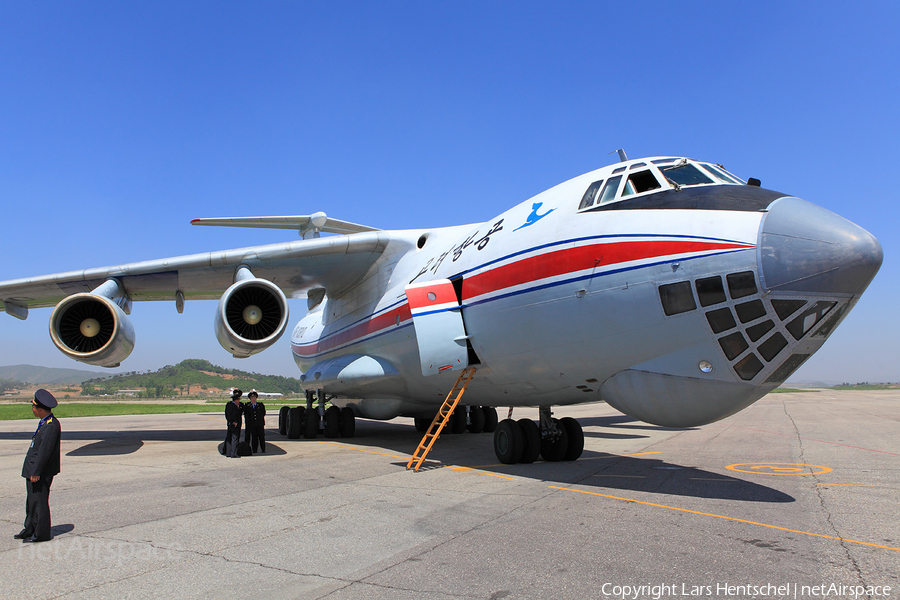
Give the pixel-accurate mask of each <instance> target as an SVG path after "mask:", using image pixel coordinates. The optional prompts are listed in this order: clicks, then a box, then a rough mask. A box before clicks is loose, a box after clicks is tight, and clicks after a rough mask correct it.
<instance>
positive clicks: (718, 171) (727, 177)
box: [701, 163, 744, 185]
mask: <svg viewBox="0 0 900 600" xmlns="http://www.w3.org/2000/svg"><path fill="white" fill-rule="evenodd" d="M701 164H702V165H703V168H704V169H706V170H707V171H709V172H710V173H712V174H713V175H714V176H715V177H716V178H717V179H720V180H722V181H723V182H725V183H736V184H738V185H744V182H743V181H741V180H740V179H738V178H737V177H735V176H734V175H732V174H731V173H729V172H728V171H726V170H725V169H723V168H722V167H720V166H718V165H710V164H708V163H701Z"/></svg>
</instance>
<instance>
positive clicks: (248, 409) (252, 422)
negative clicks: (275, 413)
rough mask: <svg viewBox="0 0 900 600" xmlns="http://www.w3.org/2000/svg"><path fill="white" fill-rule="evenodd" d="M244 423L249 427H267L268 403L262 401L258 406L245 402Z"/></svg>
mask: <svg viewBox="0 0 900 600" xmlns="http://www.w3.org/2000/svg"><path fill="white" fill-rule="evenodd" d="M244 423H246V424H247V427H248V428H249V427H265V425H266V405H265V404H263V403H262V402H257V403H256V408H255V409H254V408H253V405H252V404H251V403H249V402H245V403H244Z"/></svg>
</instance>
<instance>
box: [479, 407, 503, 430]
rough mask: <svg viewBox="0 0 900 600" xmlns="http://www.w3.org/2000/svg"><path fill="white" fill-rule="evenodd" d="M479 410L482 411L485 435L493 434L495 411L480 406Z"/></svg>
mask: <svg viewBox="0 0 900 600" xmlns="http://www.w3.org/2000/svg"><path fill="white" fill-rule="evenodd" d="M481 410H483V411H484V432H485V433H494V431H496V429H497V423H498V422H499V421H498V420H497V409H496V408H494V407H493V406H482V407H481Z"/></svg>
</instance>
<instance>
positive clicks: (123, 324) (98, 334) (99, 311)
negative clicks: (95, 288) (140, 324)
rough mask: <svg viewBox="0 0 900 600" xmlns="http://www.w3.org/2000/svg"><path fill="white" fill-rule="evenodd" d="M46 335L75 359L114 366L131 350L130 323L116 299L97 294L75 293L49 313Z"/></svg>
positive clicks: (104, 365)
mask: <svg viewBox="0 0 900 600" xmlns="http://www.w3.org/2000/svg"><path fill="white" fill-rule="evenodd" d="M50 338H51V339H52V340H53V343H54V345H56V347H57V348H59V350H60V351H61V352H62V353H63V354H65V355H66V356H68V357H69V358H72V359H75V360H77V361H79V362H83V363H87V364H89V365H94V366H98V367H109V368H112V367H118V366H119V363H121V362H122V361H123V360H125V359H126V358H128V355H129V354H131V351H132V350H134V326H133V325H132V324H131V320H130V319H129V318H128V317H127V316H126V315H125V312H124V311H123V310H122V309H121V308H120V307H119V305H118V304H116V302H114V301H113V300H110V299H109V298H107V297H105V296H99V295H97V294H88V293H83V294H75V295H72V296H69V297H68V298H66V299H64V300H63V301H62V302H60V303H59V304H57V305H56V308H54V309H53V314H51V315H50Z"/></svg>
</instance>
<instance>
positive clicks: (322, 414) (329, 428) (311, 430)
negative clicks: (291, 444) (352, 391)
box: [278, 391, 356, 440]
mask: <svg viewBox="0 0 900 600" xmlns="http://www.w3.org/2000/svg"><path fill="white" fill-rule="evenodd" d="M316 396H318V404H319V405H318V406H317V407H316V406H313V403H314V402H315V399H316ZM326 400H327V399H326V397H325V394H324V393H323V392H321V391H318V392H312V391H307V392H306V407H303V406H295V407H294V408H291V407H289V406H282V407H281V410H279V411H278V432H279V433H281V435H286V436H288V438H289V439H292V440H296V439H299V438H300V436H301V435H302V436H303V437H304V439H307V440H311V439H313V438H315V437H316V436H317V435H318V434H319V432H320V431H321V432H323V433H324V434H325V437H327V438H337V437H345V438H352V437H353V436H354V435H355V433H356V415H354V414H353V409H351V408H350V407H349V406H345V407H344V408H338V407H337V406H329V407H328V408H327V409H326V408H325V402H326Z"/></svg>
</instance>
